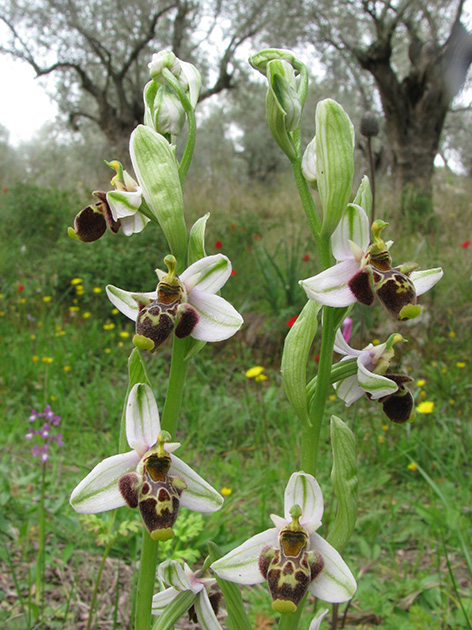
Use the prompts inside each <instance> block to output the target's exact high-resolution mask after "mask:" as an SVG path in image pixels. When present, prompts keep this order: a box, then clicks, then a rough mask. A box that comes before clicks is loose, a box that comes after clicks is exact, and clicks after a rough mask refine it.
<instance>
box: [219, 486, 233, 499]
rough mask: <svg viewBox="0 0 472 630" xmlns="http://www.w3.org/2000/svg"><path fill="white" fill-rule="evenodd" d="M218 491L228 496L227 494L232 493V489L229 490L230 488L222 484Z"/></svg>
mask: <svg viewBox="0 0 472 630" xmlns="http://www.w3.org/2000/svg"><path fill="white" fill-rule="evenodd" d="M220 492H221V494H222V495H223V496H224V497H229V495H230V494H232V492H233V491H232V490H231V488H227V487H226V486H223V488H221V490H220Z"/></svg>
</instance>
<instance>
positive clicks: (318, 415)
mask: <svg viewBox="0 0 472 630" xmlns="http://www.w3.org/2000/svg"><path fill="white" fill-rule="evenodd" d="M318 241H319V250H318V251H319V256H320V262H321V267H322V269H323V270H324V269H327V268H328V267H329V266H330V265H331V262H332V261H331V251H330V240H329V237H327V236H324V237H319V236H318ZM335 318H336V309H335V308H333V307H331V306H324V307H323V329H322V334H321V350H320V361H319V364H318V377H317V382H316V389H315V393H314V396H313V401H312V404H311V406H310V409H309V419H310V422H309V424H305V425H304V426H303V427H302V448H301V467H302V470H304V471H305V472H308V473H310V474H312V475H315V476H316V466H317V461H318V447H319V439H320V431H321V424H322V422H323V416H324V410H325V406H326V397H327V395H328V388H329V386H330V380H331V365H332V362H333V347H334V339H335V336H336V327H335Z"/></svg>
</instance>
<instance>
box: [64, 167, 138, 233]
mask: <svg viewBox="0 0 472 630" xmlns="http://www.w3.org/2000/svg"><path fill="white" fill-rule="evenodd" d="M107 164H108V166H110V167H111V168H112V169H114V170H115V172H116V175H115V176H114V177H113V179H112V180H111V184H112V185H113V186H115V190H110V191H108V192H106V193H105V192H102V191H98V190H96V191H94V193H93V195H94V196H95V197H96V198H97V199H98V203H96V204H93V205H90V206H87V207H86V208H83V209H82V210H81V211H80V212H79V213H78V214H77V216H76V217H75V219H74V227H73V228H71V227H70V228H69V230H68V233H69V236H70V237H71V238H75V239H77V240H78V241H83V242H85V243H88V242H92V241H96V240H98V239H99V238H101V237H102V236H103V235H104V234H105V232H106V229H107V226H108V227H109V228H110V230H111V231H112V232H113V233H114V234H116V233H117V232H118V231H119V230H120V228H123V233H124V234H126V236H130V235H131V234H134V233H137V232H141V230H143V229H144V227H145V225H146V224H147V223H148V221H149V219H148V217H146V216H145V215H144V214H142V212H140V211H139V209H140V207H141V206H142V203H143V195H142V188H141V186H139V185H138V184H137V182H135V181H134V179H133V178H132V177H131V175H129V173H127V172H126V171H125V170H123V166H122V165H121V162H118V161H117V160H114V161H113V162H107Z"/></svg>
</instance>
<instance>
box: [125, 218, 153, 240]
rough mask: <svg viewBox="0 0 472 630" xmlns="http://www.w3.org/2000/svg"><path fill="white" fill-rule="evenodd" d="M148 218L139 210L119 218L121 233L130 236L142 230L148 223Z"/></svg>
mask: <svg viewBox="0 0 472 630" xmlns="http://www.w3.org/2000/svg"><path fill="white" fill-rule="evenodd" d="M149 221H150V219H148V218H147V217H145V216H144V214H141V212H136V213H135V214H133V216H131V217H126V218H124V219H121V228H122V230H123V234H124V235H125V236H131V234H138V233H139V232H142V231H143V230H144V228H145V227H146V225H147V224H148V223H149Z"/></svg>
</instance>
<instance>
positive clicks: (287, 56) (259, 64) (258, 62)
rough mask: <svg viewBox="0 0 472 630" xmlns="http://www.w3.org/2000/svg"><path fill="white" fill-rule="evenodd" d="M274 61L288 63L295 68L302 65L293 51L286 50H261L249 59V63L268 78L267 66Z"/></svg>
mask: <svg viewBox="0 0 472 630" xmlns="http://www.w3.org/2000/svg"><path fill="white" fill-rule="evenodd" d="M274 59H281V60H284V61H287V62H288V63H289V64H290V65H291V66H292V67H293V68H296V67H297V66H299V65H300V63H301V62H299V61H298V59H297V58H296V57H295V55H294V54H293V52H292V51H291V50H284V49H282V48H266V49H265V50H261V51H260V52H258V53H256V54H255V55H251V57H249V63H250V64H251V66H252V67H253V68H254V69H255V70H258V71H259V72H260V73H261V74H263V75H264V76H267V64H268V63H269V62H270V61H272V60H274Z"/></svg>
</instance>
